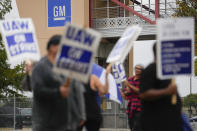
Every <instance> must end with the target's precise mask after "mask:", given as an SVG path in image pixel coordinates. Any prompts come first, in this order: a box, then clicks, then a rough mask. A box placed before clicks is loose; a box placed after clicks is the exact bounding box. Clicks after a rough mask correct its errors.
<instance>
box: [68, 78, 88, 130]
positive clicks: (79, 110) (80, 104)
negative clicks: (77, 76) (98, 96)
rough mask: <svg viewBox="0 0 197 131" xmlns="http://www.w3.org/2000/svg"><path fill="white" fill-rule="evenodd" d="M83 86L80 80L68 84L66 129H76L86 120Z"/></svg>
mask: <svg viewBox="0 0 197 131" xmlns="http://www.w3.org/2000/svg"><path fill="white" fill-rule="evenodd" d="M84 92H85V88H84V86H83V85H82V84H81V83H80V82H77V81H75V82H73V83H71V85H70V93H69V96H68V98H67V100H68V122H67V128H66V131H77V130H78V129H79V128H80V127H81V126H82V125H83V124H84V123H85V120H86V110H85V100H84Z"/></svg>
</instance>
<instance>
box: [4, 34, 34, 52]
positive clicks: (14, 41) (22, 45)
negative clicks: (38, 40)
mask: <svg viewBox="0 0 197 131" xmlns="http://www.w3.org/2000/svg"><path fill="white" fill-rule="evenodd" d="M6 40H7V43H8V48H9V52H10V55H11V56H16V55H19V54H21V53H25V52H29V53H36V52H37V50H36V45H35V43H34V39H33V34H32V33H19V34H15V35H11V36H7V37H6Z"/></svg>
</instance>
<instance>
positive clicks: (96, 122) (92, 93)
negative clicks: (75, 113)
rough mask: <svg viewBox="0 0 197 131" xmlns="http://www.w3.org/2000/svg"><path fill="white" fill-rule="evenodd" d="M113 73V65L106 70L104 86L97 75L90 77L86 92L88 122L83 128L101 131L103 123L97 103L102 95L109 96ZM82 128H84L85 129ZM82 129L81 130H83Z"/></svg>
mask: <svg viewBox="0 0 197 131" xmlns="http://www.w3.org/2000/svg"><path fill="white" fill-rule="evenodd" d="M110 71H111V65H109V66H108V67H107V68H106V75H105V85H103V84H102V83H101V82H100V80H99V78H98V77H97V76H96V75H90V79H89V82H88V83H87V84H85V89H86V92H85V94H84V96H85V105H86V106H85V107H86V117H87V120H86V122H85V124H84V125H83V126H85V127H86V128H87V130H88V131H99V128H100V126H101V122H102V115H101V111H100V107H99V105H98V103H97V98H98V97H99V95H100V96H102V95H105V94H108V89H109V82H108V75H109V73H110ZM83 126H82V127H83ZM82 127H81V129H80V130H82Z"/></svg>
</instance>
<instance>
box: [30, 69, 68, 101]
mask: <svg viewBox="0 0 197 131" xmlns="http://www.w3.org/2000/svg"><path fill="white" fill-rule="evenodd" d="M41 70H42V71H41ZM44 73H46V71H45V69H43V68H42V66H41V67H39V68H37V69H35V70H34V72H33V73H32V77H31V80H32V82H31V83H32V88H33V93H34V97H36V98H38V99H39V100H55V99H57V98H65V97H67V96H68V93H69V87H65V85H61V84H60V83H59V82H58V81H56V80H54V79H52V77H49V79H50V80H49V82H50V81H51V82H56V84H55V85H56V86H57V88H47V87H46V85H45V83H44V82H43V79H44V78H43V74H44ZM49 75H51V74H49ZM58 83H59V84H58ZM53 84H54V83H53Z"/></svg>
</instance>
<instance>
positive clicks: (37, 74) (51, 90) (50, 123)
mask: <svg viewBox="0 0 197 131" xmlns="http://www.w3.org/2000/svg"><path fill="white" fill-rule="evenodd" d="M60 38H61V36H60V35H55V36H53V37H52V38H51V39H50V40H49V42H48V45H47V56H45V57H43V58H42V59H41V60H40V61H39V62H38V63H37V64H36V66H35V67H34V69H33V72H32V77H31V80H32V81H31V82H32V83H31V84H32V88H33V131H65V130H66V123H67V116H68V114H67V112H68V111H67V108H68V107H67V99H66V98H67V96H68V95H69V86H68V84H65V80H66V79H65V78H63V77H61V76H60V75H57V74H56V73H54V72H53V71H52V67H53V63H54V62H55V58H56V54H57V52H58V47H59V43H60Z"/></svg>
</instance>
